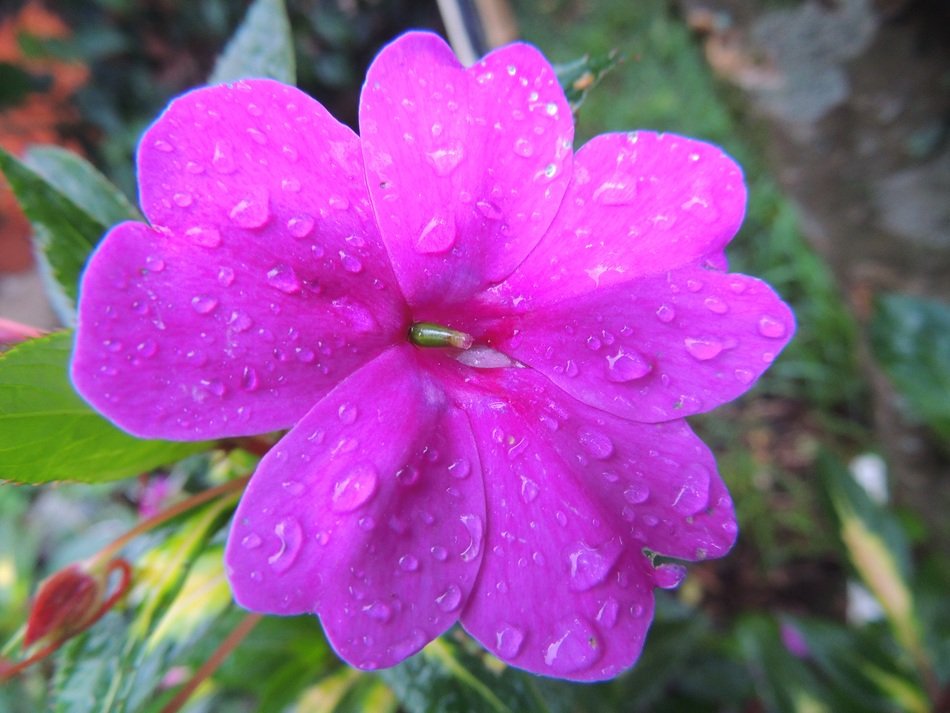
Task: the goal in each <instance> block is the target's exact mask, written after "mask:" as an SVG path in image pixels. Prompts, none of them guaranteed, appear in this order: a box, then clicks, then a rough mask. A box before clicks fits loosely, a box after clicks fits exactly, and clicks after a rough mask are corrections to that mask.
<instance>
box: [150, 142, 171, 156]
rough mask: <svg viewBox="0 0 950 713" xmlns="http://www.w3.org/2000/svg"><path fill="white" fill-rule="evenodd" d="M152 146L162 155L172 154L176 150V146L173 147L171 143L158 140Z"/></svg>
mask: <svg viewBox="0 0 950 713" xmlns="http://www.w3.org/2000/svg"><path fill="white" fill-rule="evenodd" d="M152 146H154V147H155V148H156V149H157V150H158V151H161V152H162V153H171V152H172V151H174V150H175V147H174V146H172V145H171V144H170V143H168V142H167V141H164V140H162V139H156V140H155V143H153V144H152Z"/></svg>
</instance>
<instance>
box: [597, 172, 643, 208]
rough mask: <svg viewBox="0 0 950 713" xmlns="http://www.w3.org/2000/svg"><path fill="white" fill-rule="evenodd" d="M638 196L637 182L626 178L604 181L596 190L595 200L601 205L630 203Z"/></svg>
mask: <svg viewBox="0 0 950 713" xmlns="http://www.w3.org/2000/svg"><path fill="white" fill-rule="evenodd" d="M636 197H637V184H636V182H635V181H633V180H630V179H626V178H623V179H620V178H614V179H610V180H607V181H604V182H603V183H601V184H600V186H599V187H598V188H597V190H595V191H594V201H596V202H597V203H600V204H601V205H630V204H631V203H633V202H634V200H636Z"/></svg>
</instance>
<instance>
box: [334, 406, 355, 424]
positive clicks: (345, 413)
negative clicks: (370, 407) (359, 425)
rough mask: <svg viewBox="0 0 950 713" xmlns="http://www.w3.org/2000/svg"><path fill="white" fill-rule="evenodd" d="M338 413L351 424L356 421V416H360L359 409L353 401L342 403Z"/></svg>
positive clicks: (346, 422) (345, 421) (344, 421)
mask: <svg viewBox="0 0 950 713" xmlns="http://www.w3.org/2000/svg"><path fill="white" fill-rule="evenodd" d="M336 413H337V416H339V417H340V420H341V421H342V422H343V423H345V424H347V425H349V424H351V423H353V422H354V421H356V417H357V416H359V409H357V408H356V406H354V405H353V404H351V403H343V404H340V408H338V409H337V412H336Z"/></svg>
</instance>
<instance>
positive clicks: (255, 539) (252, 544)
mask: <svg viewBox="0 0 950 713" xmlns="http://www.w3.org/2000/svg"><path fill="white" fill-rule="evenodd" d="M263 542H264V541H263V540H262V539H261V538H260V536H259V535H256V534H254V533H253V532H252V533H251V534H250V535H247V536H245V537H244V538H243V539H242V540H241V546H242V547H243V548H244V549H246V550H256V549H257V548H258V547H260V546H261V545H262V544H263Z"/></svg>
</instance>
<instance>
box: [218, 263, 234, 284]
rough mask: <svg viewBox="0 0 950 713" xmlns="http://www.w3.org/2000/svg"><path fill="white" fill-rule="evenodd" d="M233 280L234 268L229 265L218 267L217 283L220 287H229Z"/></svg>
mask: <svg viewBox="0 0 950 713" xmlns="http://www.w3.org/2000/svg"><path fill="white" fill-rule="evenodd" d="M233 282H234V270H232V269H231V268H230V267H227V266H222V267H221V268H219V269H218V284H219V285H221V286H222V287H230V286H231V283H233Z"/></svg>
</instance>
